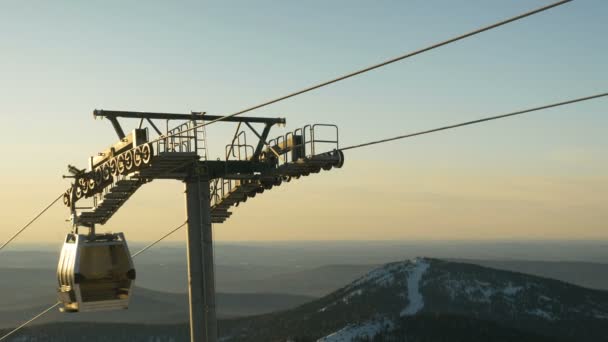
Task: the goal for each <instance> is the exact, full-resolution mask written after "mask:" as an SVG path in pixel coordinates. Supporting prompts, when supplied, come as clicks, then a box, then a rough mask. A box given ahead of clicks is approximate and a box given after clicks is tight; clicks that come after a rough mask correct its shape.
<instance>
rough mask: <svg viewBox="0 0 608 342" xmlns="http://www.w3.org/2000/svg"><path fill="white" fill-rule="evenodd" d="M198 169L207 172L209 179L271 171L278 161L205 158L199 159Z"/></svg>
mask: <svg viewBox="0 0 608 342" xmlns="http://www.w3.org/2000/svg"><path fill="white" fill-rule="evenodd" d="M197 164H198V169H199V170H200V171H201V172H206V173H207V176H208V177H209V179H215V178H226V177H227V176H228V175H231V174H239V173H240V174H245V173H247V174H252V175H253V174H260V173H270V172H272V171H273V170H274V169H276V167H277V163H276V162H272V161H262V162H255V161H251V160H205V161H199V162H198V163H197Z"/></svg>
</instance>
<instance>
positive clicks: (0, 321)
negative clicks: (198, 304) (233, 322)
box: [0, 288, 314, 328]
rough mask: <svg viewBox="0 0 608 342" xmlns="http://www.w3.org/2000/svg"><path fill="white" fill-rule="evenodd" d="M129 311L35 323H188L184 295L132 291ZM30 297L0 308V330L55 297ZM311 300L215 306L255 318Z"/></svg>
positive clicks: (278, 297) (259, 297)
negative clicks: (21, 301)
mask: <svg viewBox="0 0 608 342" xmlns="http://www.w3.org/2000/svg"><path fill="white" fill-rule="evenodd" d="M133 294H134V295H133V298H132V301H131V303H130V306H129V309H128V310H124V311H117V312H113V313H112V314H111V315H108V313H106V312H92V313H78V314H67V313H60V312H58V311H56V310H54V311H52V312H51V313H49V314H48V315H46V316H45V317H44V318H41V319H40V320H39V321H37V322H36V323H38V324H40V323H50V322H99V323H139V324H172V323H183V322H187V321H188V296H187V294H175V293H167V292H159V291H153V290H149V289H145V288H135V289H134V292H133ZM47 297H49V296H44V297H32V298H30V301H28V303H29V305H28V306H26V305H25V304H22V305H21V306H19V307H18V308H17V309H15V308H14V307H12V306H4V305H2V308H0V328H2V327H10V326H15V325H17V324H19V323H21V322H23V321H25V320H27V319H29V318H30V317H32V316H34V315H35V314H36V313H38V312H40V311H42V310H43V309H44V308H46V307H48V306H49V305H51V304H52V303H53V301H54V300H56V299H55V297H54V296H53V297H49V298H47ZM313 299H314V298H313V297H307V296H298V295H289V294H280V293H255V294H247V293H244V294H242V293H218V294H217V306H218V316H219V317H220V318H227V317H239V316H250V315H259V314H264V313H270V312H274V311H279V310H285V309H289V308H293V307H296V306H298V305H301V304H303V303H306V302H309V301H311V300H313ZM8 308H10V309H8Z"/></svg>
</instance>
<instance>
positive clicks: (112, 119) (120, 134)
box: [108, 117, 126, 140]
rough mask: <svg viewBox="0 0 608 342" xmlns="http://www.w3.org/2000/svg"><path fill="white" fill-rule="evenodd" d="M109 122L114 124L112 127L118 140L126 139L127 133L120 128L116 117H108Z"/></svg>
mask: <svg viewBox="0 0 608 342" xmlns="http://www.w3.org/2000/svg"><path fill="white" fill-rule="evenodd" d="M108 120H110V122H111V123H112V126H113V127H114V130H115V131H116V135H118V138H119V139H121V140H122V139H124V138H125V136H126V135H125V131H123V130H122V127H120V122H118V119H116V117H108Z"/></svg>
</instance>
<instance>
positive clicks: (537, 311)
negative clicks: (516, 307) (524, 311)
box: [528, 309, 555, 321]
mask: <svg viewBox="0 0 608 342" xmlns="http://www.w3.org/2000/svg"><path fill="white" fill-rule="evenodd" d="M528 313H529V314H530V315H534V316H538V317H540V318H544V319H547V320H550V321H554V320H555V317H554V316H553V315H552V314H550V313H548V312H547V311H545V310H542V309H534V310H528Z"/></svg>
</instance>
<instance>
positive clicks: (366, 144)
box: [340, 93, 608, 151]
mask: <svg viewBox="0 0 608 342" xmlns="http://www.w3.org/2000/svg"><path fill="white" fill-rule="evenodd" d="M604 96H608V93H602V94H597V95H592V96H586V97H579V98H577V99H573V100H568V101H563V102H558V103H553V104H549V105H544V106H540V107H534V108H529V109H524V110H519V111H516V112H511V113H507V114H501V115H496V116H489V117H485V118H482V119H477V120H472V121H466V122H462V123H458V124H454V125H449V126H443V127H439V128H433V129H429V130H425V131H420V132H416V133H409V134H405V135H399V136H396V137H392V138H386V139H381V140H374V141H370V142H366V143H363V144H357V145H352V146H348V147H344V148H341V149H340V150H342V151H347V150H352V149H355V148H360V147H365V146H371V145H376V144H381V143H385V142H389V141H394V140H399V139H405V138H411V137H415V136H418V135H424V134H429V133H434V132H439V131H445V130H448V129H452V128H457V127H462V126H468V125H474V124H478V123H482V122H486V121H491V120H497V119H503V118H507V117H510V116H516V115H521V114H525V113H530V112H535V111H539V110H543V109H549V108H554V107H559V106H565V105H569V104H573V103H577V102H583V101H589V100H593V99H597V98H600V97H604Z"/></svg>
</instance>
